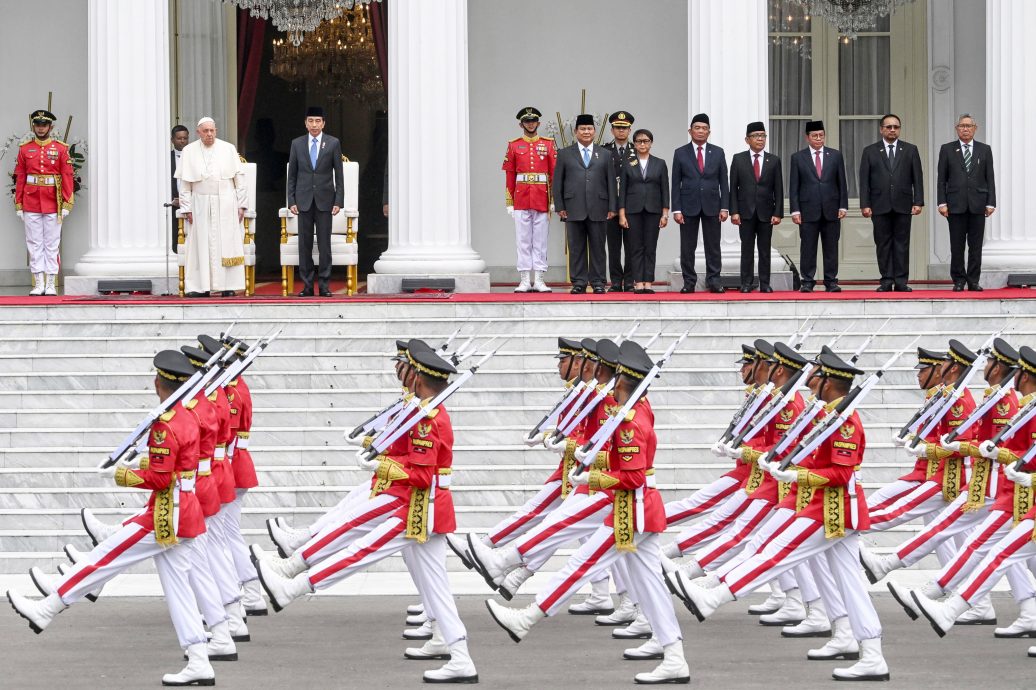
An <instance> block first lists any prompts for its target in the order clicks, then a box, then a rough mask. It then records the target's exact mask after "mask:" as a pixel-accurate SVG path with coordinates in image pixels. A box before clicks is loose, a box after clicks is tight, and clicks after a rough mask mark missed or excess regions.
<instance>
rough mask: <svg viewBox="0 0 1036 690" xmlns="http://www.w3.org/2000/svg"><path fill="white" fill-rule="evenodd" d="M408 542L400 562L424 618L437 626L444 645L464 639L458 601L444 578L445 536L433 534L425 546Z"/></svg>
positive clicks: (465, 633) (464, 631)
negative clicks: (413, 588) (414, 587)
mask: <svg viewBox="0 0 1036 690" xmlns="http://www.w3.org/2000/svg"><path fill="white" fill-rule="evenodd" d="M409 541H410V545H409V546H408V547H406V548H405V549H403V551H402V553H403V560H404V561H406V564H407V568H408V569H409V570H410V577H412V578H413V579H414V585H416V586H417V591H418V592H419V593H420V594H421V601H422V602H423V603H424V607H425V614H426V615H427V616H428V618H429V619H430V620H434V621H436V622H437V623H438V624H439V631H440V632H441V633H442V636H443V639H444V640H445V641H446V644H447V645H451V644H453V643H454V642H458V641H460V640H464V639H467V637H468V631H467V629H466V628H465V627H464V623H463V622H462V621H461V619H460V614H459V613H458V612H457V601H456V599H454V598H453V591H452V590H451V589H450V580H449V577H448V576H447V574H446V537H445V535H442V534H433V535H431V536H429V537H428V541H426V542H425V543H424V544H418V543H416V542H414V541H413V540H412V539H411V540H409Z"/></svg>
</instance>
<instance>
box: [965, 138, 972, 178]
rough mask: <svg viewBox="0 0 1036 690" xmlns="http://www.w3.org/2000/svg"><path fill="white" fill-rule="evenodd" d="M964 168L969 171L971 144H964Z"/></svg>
mask: <svg viewBox="0 0 1036 690" xmlns="http://www.w3.org/2000/svg"><path fill="white" fill-rule="evenodd" d="M964 169H965V170H967V171H968V172H971V144H964Z"/></svg>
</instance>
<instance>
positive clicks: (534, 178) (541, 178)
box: [514, 173, 547, 184]
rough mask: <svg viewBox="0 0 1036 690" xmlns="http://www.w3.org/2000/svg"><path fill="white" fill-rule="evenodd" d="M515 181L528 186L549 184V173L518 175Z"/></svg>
mask: <svg viewBox="0 0 1036 690" xmlns="http://www.w3.org/2000/svg"><path fill="white" fill-rule="evenodd" d="M514 181H515V182H524V183H526V184H547V173H518V175H517V176H516V177H515V180H514Z"/></svg>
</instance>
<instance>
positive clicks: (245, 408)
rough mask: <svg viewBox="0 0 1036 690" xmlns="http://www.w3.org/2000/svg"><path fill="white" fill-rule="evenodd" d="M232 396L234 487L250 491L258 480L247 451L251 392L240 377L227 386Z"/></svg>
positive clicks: (250, 431) (250, 425) (250, 433)
mask: <svg viewBox="0 0 1036 690" xmlns="http://www.w3.org/2000/svg"><path fill="white" fill-rule="evenodd" d="M228 385H229V386H230V389H231V391H232V395H233V398H234V399H233V407H235V408H237V419H238V427H237V444H236V445H235V446H234V459H233V462H232V463H231V467H233V468H234V486H236V487H237V488H238V489H251V488H253V487H256V486H259V478H258V477H257V476H256V474H255V463H254V462H252V453H251V451H250V450H248V444H249V443H250V442H251V440H250V437H251V435H252V391H250V390H249V389H248V384H247V383H245V380H244V379H243V378H241V377H238V378H236V379H234V380H233V381H231V382H230V383H229V384H228Z"/></svg>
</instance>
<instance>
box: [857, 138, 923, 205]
mask: <svg viewBox="0 0 1036 690" xmlns="http://www.w3.org/2000/svg"><path fill="white" fill-rule="evenodd" d="M913 206H924V177H923V175H922V172H921V156H920V154H918V152H917V147H916V146H914V145H913V144H908V143H907V142H905V141H897V142H896V160H895V161H894V162H893V163H891V164H890V163H889V155H888V144H886V143H885V140H884V139H883V140H881V141H878V142H875V143H873V144H871V145H870V146H868V147H866V148H865V149H863V155H862V156H861V157H860V208H869V209H871V211H873V212H874V213H875V214H878V215H881V214H883V213H892V212H895V213H910V209H911V207H913Z"/></svg>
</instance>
